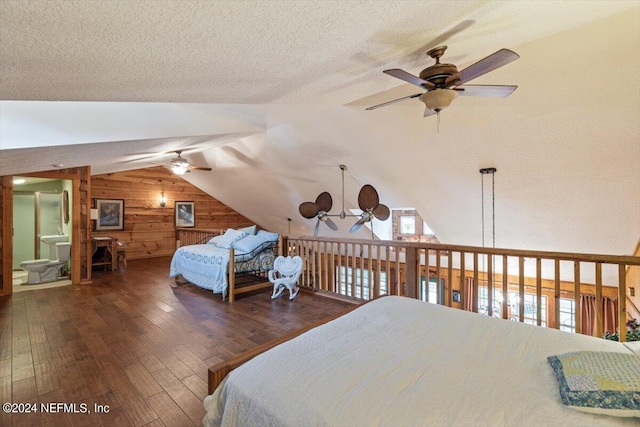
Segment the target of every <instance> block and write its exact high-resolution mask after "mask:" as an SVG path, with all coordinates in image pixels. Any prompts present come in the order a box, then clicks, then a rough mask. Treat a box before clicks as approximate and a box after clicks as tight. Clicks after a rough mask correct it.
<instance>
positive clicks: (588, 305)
mask: <svg viewBox="0 0 640 427" xmlns="http://www.w3.org/2000/svg"><path fill="white" fill-rule="evenodd" d="M617 313H618V300H615V299H611V298H602V319H603V332H611V333H614V332H616V331H617V330H618V316H617ZM580 320H581V322H582V333H583V334H584V335H591V336H596V335H597V333H598V331H597V324H596V297H595V296H594V295H580Z"/></svg>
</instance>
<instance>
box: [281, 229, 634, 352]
mask: <svg viewBox="0 0 640 427" xmlns="http://www.w3.org/2000/svg"><path fill="white" fill-rule="evenodd" d="M283 251H284V253H286V254H289V255H300V256H301V257H302V258H303V259H304V260H305V265H304V270H303V273H302V275H301V278H300V285H301V286H303V287H307V288H311V289H316V290H326V291H329V292H334V293H337V294H340V295H343V296H348V297H351V298H357V299H363V300H367V299H372V298H375V297H377V296H379V295H385V294H389V295H404V296H408V297H412V298H418V299H422V300H425V301H429V300H430V299H435V301H431V302H437V303H440V304H444V305H447V306H453V307H458V308H462V309H467V310H470V311H474V312H479V311H480V312H484V313H486V314H488V315H490V316H495V317H501V318H504V319H509V318H510V319H512V320H517V321H520V322H524V321H525V320H527V321H529V322H531V321H533V322H534V323H536V324H538V325H547V326H551V327H554V328H560V325H561V322H560V318H561V313H560V299H561V297H564V298H565V299H566V298H570V300H573V307H574V313H575V314H574V316H573V318H574V329H575V332H578V333H582V332H583V325H582V324H581V323H582V322H581V316H580V315H579V313H580V309H579V308H580V304H581V295H582V294H589V295H594V296H595V304H596V313H597V315H596V331H595V335H596V336H600V337H602V335H603V334H604V319H603V304H604V302H603V301H604V298H605V297H606V298H610V299H616V300H617V301H618V311H617V318H618V325H621V327H620V328H619V336H620V341H625V340H626V329H625V327H624V325H625V323H626V320H627V304H626V301H627V298H626V281H625V274H626V270H627V268H628V267H630V266H638V265H640V257H638V256H615V255H596V254H580V253H565V252H543V251H525V250H515V249H500V248H482V247H474V246H458V245H442V244H432V243H411V242H396V241H371V240H352V239H328V238H313V237H302V238H289V239H288V240H287V241H286V242H285V243H284V246H283ZM543 272H544V277H543ZM429 277H432V278H434V279H435V282H436V285H435V292H434V293H431V296H430V292H429V285H428V282H429V279H428V278H429ZM423 278H427V279H426V280H423ZM480 291H482V293H483V296H486V298H484V299H483V302H484V303H483V304H479V298H478V296H479V294H480ZM494 295H498V296H501V298H494ZM546 295H549V298H548V299H549V300H550V301H549V303H548V304H547V308H548V310H547V318H546V319H543V316H542V310H543V299H545V301H546V299H547V298H546ZM473 296H475V298H474V297H473ZM510 296H515V298H512V301H509V297H510ZM526 300H529V303H528V304H527V303H526ZM531 300H532V301H531ZM525 308H527V309H531V308H533V309H534V310H535V313H531V312H530V313H528V314H529V316H527V315H526V314H525ZM513 313H515V315H514V314H513ZM549 313H552V315H551V316H549ZM532 319H533V320H532ZM547 319H548V321H547ZM586 332H587V331H585V333H586Z"/></svg>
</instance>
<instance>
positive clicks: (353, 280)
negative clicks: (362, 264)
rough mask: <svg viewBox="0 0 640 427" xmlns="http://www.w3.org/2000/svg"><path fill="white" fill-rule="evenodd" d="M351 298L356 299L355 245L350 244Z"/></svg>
mask: <svg viewBox="0 0 640 427" xmlns="http://www.w3.org/2000/svg"><path fill="white" fill-rule="evenodd" d="M351 296H352V297H354V298H355V297H356V244H355V243H352V244H351Z"/></svg>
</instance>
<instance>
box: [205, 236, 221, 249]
mask: <svg viewBox="0 0 640 427" xmlns="http://www.w3.org/2000/svg"><path fill="white" fill-rule="evenodd" d="M220 239H222V234H220V235H218V236H213V237H212V238H211V239H209V241H208V242H207V245H213V246H216V245H217V244H218V242H219V241H220Z"/></svg>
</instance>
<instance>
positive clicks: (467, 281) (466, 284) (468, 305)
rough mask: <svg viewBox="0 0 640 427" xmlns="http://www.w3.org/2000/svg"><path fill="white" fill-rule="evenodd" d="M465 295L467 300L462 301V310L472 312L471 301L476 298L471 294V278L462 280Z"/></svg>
mask: <svg viewBox="0 0 640 427" xmlns="http://www.w3.org/2000/svg"><path fill="white" fill-rule="evenodd" d="M464 287H465V289H464V290H465V294H466V297H467V299H466V300H465V301H464V307H463V308H464V309H465V310H467V311H473V299H474V298H478V296H477V295H474V294H473V277H466V278H465V279H464Z"/></svg>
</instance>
